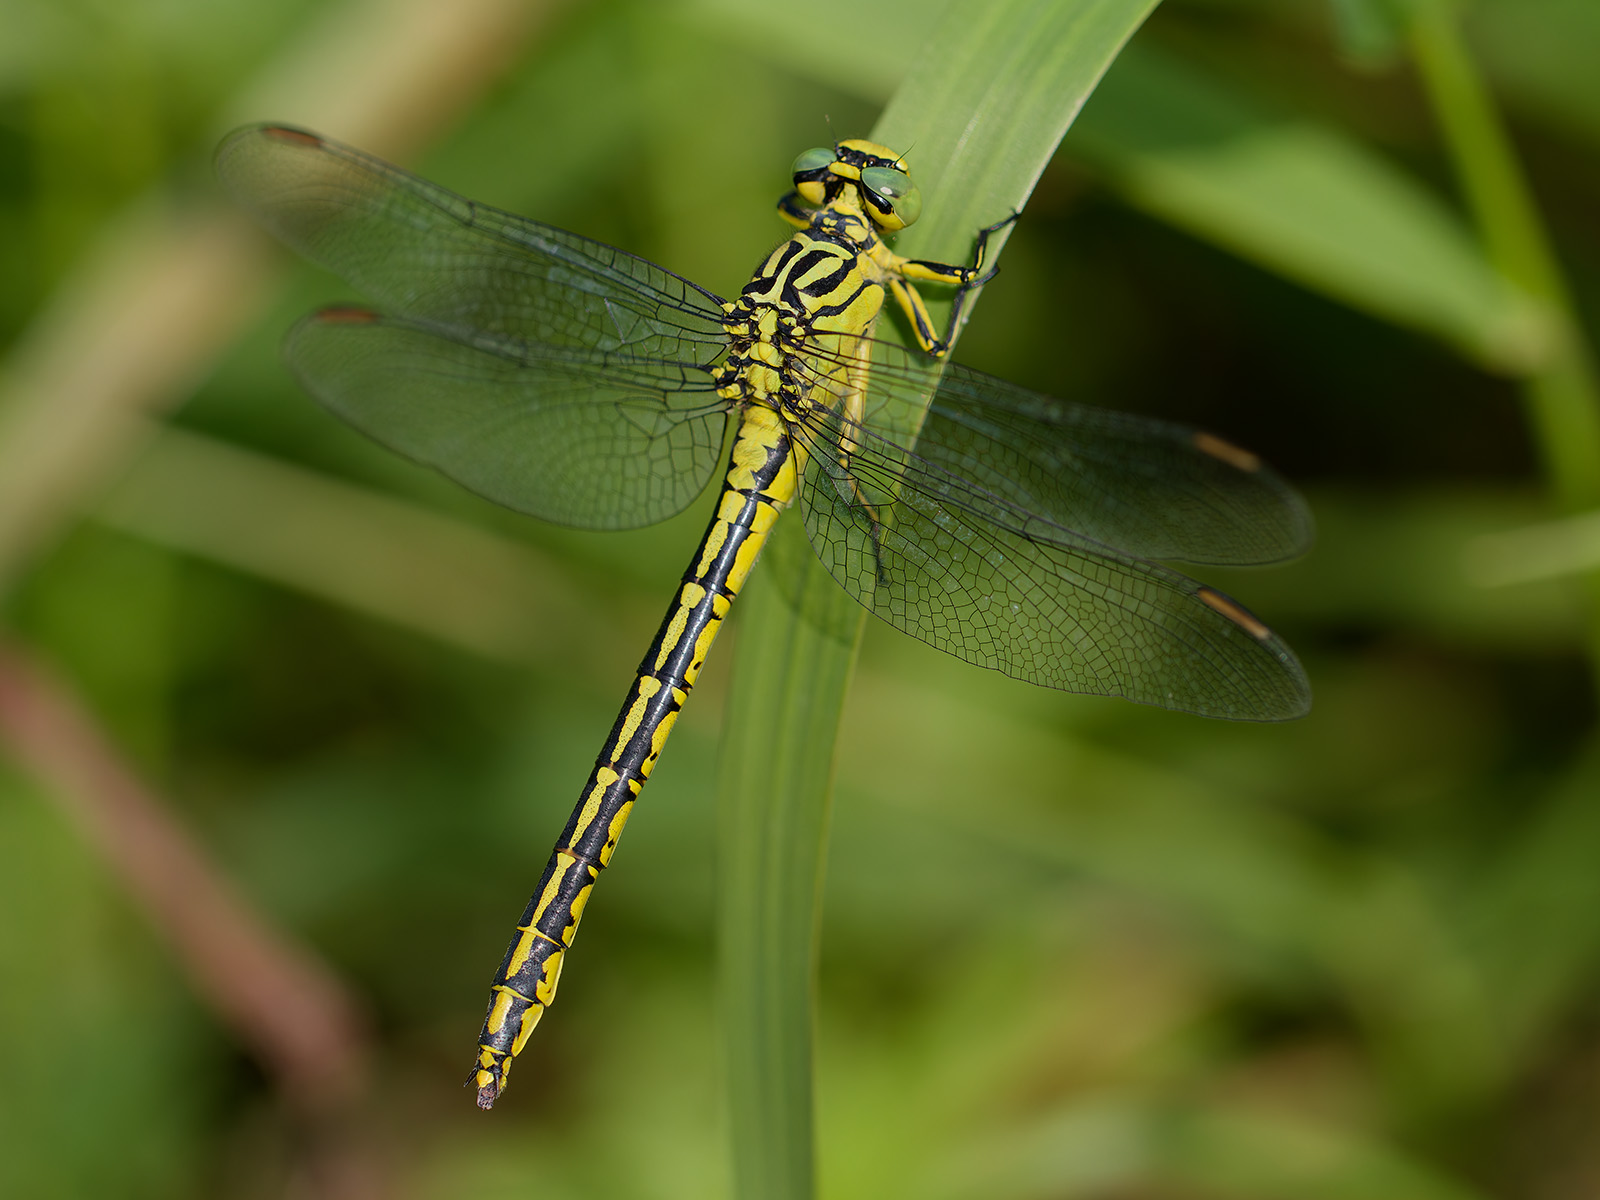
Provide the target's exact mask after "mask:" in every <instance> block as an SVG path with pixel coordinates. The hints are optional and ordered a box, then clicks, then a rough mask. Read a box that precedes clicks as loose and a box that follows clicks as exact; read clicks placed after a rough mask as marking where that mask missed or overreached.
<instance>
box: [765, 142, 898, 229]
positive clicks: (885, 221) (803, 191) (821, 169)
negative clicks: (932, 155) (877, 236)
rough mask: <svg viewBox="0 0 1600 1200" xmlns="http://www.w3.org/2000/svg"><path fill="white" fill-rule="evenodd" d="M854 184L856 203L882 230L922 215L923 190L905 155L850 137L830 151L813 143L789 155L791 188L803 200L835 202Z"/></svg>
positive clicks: (812, 203) (810, 203)
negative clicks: (812, 146)
mask: <svg viewBox="0 0 1600 1200" xmlns="http://www.w3.org/2000/svg"><path fill="white" fill-rule="evenodd" d="M851 184H854V185H856V186H855V191H856V193H857V197H858V199H857V200H856V205H857V206H858V207H859V208H861V209H864V210H865V211H866V212H867V214H868V215H869V216H870V217H871V218H872V221H873V223H874V224H875V225H876V226H877V227H878V228H879V229H881V230H883V231H884V232H885V233H893V232H895V231H896V230H899V229H904V228H905V227H906V226H907V225H910V224H911V223H912V222H914V221H915V220H916V219H917V218H918V217H919V216H921V215H922V193H921V192H920V191H918V190H917V187H916V185H915V184H913V183H912V182H911V173H910V168H909V167H908V166H907V165H906V162H905V158H904V157H903V156H901V155H898V154H896V153H895V152H894V151H893V150H891V149H889V147H887V146H880V145H878V144H877V143H876V142H867V141H862V140H860V139H859V138H853V139H851V140H849V141H843V142H840V143H839V144H838V145H837V146H834V147H833V148H832V149H831V150H830V149H827V148H825V147H818V148H816V149H813V150H807V151H806V152H805V153H803V154H801V155H800V157H799V158H797V159H795V160H794V187H795V191H796V192H797V193H799V195H800V198H801V199H802V200H804V201H805V202H806V203H807V204H809V205H811V206H813V207H815V208H820V207H822V206H823V205H825V204H836V203H838V201H839V197H840V195H841V194H842V193H843V192H844V190H845V189H846V187H848V186H849V185H851Z"/></svg>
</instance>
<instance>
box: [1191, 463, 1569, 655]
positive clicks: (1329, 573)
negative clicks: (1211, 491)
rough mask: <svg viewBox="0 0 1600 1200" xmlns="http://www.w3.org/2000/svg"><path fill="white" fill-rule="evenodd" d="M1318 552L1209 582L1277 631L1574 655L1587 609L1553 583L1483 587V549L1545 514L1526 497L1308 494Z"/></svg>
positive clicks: (1437, 492)
mask: <svg viewBox="0 0 1600 1200" xmlns="http://www.w3.org/2000/svg"><path fill="white" fill-rule="evenodd" d="M1312 497H1313V500H1312V508H1313V511H1315V512H1316V514H1317V544H1316V546H1315V547H1314V548H1313V549H1312V551H1311V553H1310V554H1308V555H1307V556H1306V557H1305V558H1303V559H1300V560H1299V561H1297V562H1294V563H1290V564H1289V565H1288V566H1286V567H1284V568H1282V569H1281V570H1274V571H1249V572H1245V571H1220V570H1219V571H1212V572H1208V574H1207V578H1208V579H1209V578H1212V577H1215V579H1216V580H1217V581H1218V582H1220V583H1221V585H1222V586H1223V587H1225V588H1237V589H1238V590H1239V591H1241V592H1245V591H1247V592H1248V594H1249V596H1250V602H1251V605H1252V606H1253V607H1254V608H1255V609H1256V610H1257V611H1258V612H1260V613H1261V614H1263V616H1265V617H1267V618H1269V619H1272V620H1276V621H1279V622H1285V621H1287V622H1317V623H1330V624H1334V625H1343V626H1346V627H1368V628H1384V629H1390V630H1396V629H1406V630H1410V631H1412V632H1414V633H1416V634H1418V635H1421V636H1424V637H1426V638H1428V639H1430V640H1434V641H1447V642H1455V643H1460V644H1464V645H1468V646H1478V647H1485V648H1497V649H1516V650H1520V651H1536V652H1544V653H1549V652H1551V651H1563V650H1570V649H1572V648H1574V647H1575V646H1577V645H1578V642H1579V639H1580V638H1581V637H1582V635H1583V603H1582V597H1581V595H1579V593H1578V592H1577V590H1576V589H1574V588H1572V587H1569V586H1567V584H1566V582H1565V581H1563V580H1559V579H1542V580H1535V581H1529V582H1521V583H1516V584H1514V585H1508V586H1501V587H1486V586H1485V585H1484V581H1483V580H1482V578H1481V576H1479V575H1476V574H1474V573H1473V569H1472V568H1473V564H1474V562H1475V554H1476V551H1475V550H1474V548H1475V547H1477V546H1479V545H1481V542H1480V539H1482V538H1484V537H1486V536H1490V535H1503V534H1504V533H1505V531H1507V530H1514V529H1517V528H1519V527H1523V526H1527V525H1531V524H1533V523H1534V522H1536V521H1538V520H1539V519H1540V518H1541V517H1545V516H1548V515H1549V506H1548V504H1545V503H1541V502H1540V501H1539V500H1537V499H1536V498H1535V497H1534V496H1532V495H1531V494H1529V493H1527V492H1520V491H1513V490H1509V489H1508V490H1503V491H1499V490H1493V489H1472V490H1469V489H1462V488H1455V489H1449V490H1445V489H1442V488H1434V489H1428V490H1415V491H1405V492H1390V493H1387V494H1382V493H1377V492H1373V491H1371V490H1368V491H1356V490H1354V489H1338V490H1322V491H1314V492H1313V493H1312Z"/></svg>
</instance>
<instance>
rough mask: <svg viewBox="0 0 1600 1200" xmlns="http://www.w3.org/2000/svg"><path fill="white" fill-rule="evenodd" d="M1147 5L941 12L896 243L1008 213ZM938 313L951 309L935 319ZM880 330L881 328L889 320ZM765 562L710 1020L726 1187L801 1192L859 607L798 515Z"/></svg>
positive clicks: (720, 904) (905, 133)
mask: <svg viewBox="0 0 1600 1200" xmlns="http://www.w3.org/2000/svg"><path fill="white" fill-rule="evenodd" d="M1156 2H1157V0H1082V2H1078V3H1062V2H1061V0H1002V2H994V0H987V2H985V0H963V2H962V3H958V4H956V5H955V6H953V7H952V8H951V10H950V11H949V12H948V13H947V14H946V16H945V17H944V19H943V20H942V21H941V22H940V24H939V25H938V26H937V28H936V29H935V31H934V33H933V35H932V37H931V38H930V39H929V41H928V43H927V44H926V45H925V46H924V48H923V50H922V51H921V53H919V55H918V56H917V57H916V59H915V60H914V66H913V68H912V71H911V73H910V75H909V77H908V78H907V79H906V80H905V82H904V83H903V84H902V86H901V88H900V90H899V91H898V92H897V94H896V96H895V97H894V99H893V100H892V101H891V102H890V104H889V107H888V109H887V110H886V111H885V113H884V114H883V116H882V118H881V119H880V120H879V122H878V125H877V127H876V128H875V129H874V131H873V135H872V136H873V137H874V139H875V140H878V141H881V142H884V143H885V144H888V145H892V146H894V147H895V148H896V149H905V150H908V151H909V152H911V153H912V154H913V159H912V161H913V163H914V171H915V174H916V177H917V179H918V181H919V184H920V186H921V187H922V190H923V195H924V198H925V209H926V211H927V213H928V214H929V215H928V216H927V217H925V218H924V219H923V220H922V221H921V222H919V223H918V225H917V226H915V227H914V228H913V229H911V230H909V231H907V233H906V235H905V236H904V237H903V238H902V239H901V241H900V243H899V244H898V246H897V247H896V248H897V250H899V251H900V252H901V253H903V254H914V255H916V256H917V257H922V258H940V259H944V260H955V261H960V260H964V259H965V258H967V257H968V256H969V255H970V254H971V251H972V244H973V242H972V239H973V236H974V232H975V231H976V230H977V229H979V228H980V227H982V226H984V225H988V224H991V223H992V222H994V221H996V220H998V219H999V218H1001V217H1004V216H1005V215H1006V214H1007V213H1010V212H1012V211H1014V210H1016V209H1020V208H1021V206H1022V205H1023V203H1024V202H1025V201H1026V200H1027V197H1028V195H1029V193H1030V192H1031V191H1032V190H1033V186H1034V184H1035V183H1036V182H1037V181H1038V178H1039V175H1040V173H1041V172H1042V171H1043V170H1044V167H1045V164H1046V163H1047V162H1048V161H1049V160H1050V157H1051V155H1052V154H1053V153H1054V152H1055V149H1056V145H1057V144H1058V143H1059V142H1060V140H1061V137H1062V135H1063V134H1064V133H1065V132H1066V130H1067V127H1068V126H1069V125H1070V124H1071V123H1072V120H1073V118H1074V117H1075V116H1076V115H1077V113H1078V110H1079V109H1080V108H1081V107H1082V104H1083V102H1084V100H1085V99H1086V98H1087V97H1088V95H1089V93H1090V92H1091V91H1092V90H1093V88H1094V86H1095V84H1096V83H1097V82H1098V81H1099V79H1100V77H1101V75H1102V74H1103V73H1104V72H1105V69H1106V68H1107V67H1108V66H1109V65H1110V63H1111V61H1112V60H1113V59H1114V58H1115V57H1116V54H1117V52H1118V51H1119V50H1120V49H1121V47H1122V45H1123V43H1124V42H1126V40H1127V39H1128V38H1129V37H1130V36H1131V35H1132V34H1133V32H1134V31H1135V30H1136V29H1137V28H1138V27H1139V25H1140V24H1141V23H1142V22H1143V21H1144V19H1145V17H1146V16H1148V14H1149V13H1150V11H1151V10H1152V9H1153V8H1154V7H1155V4H1156ZM1002 243H1003V235H1002V237H1000V238H997V239H995V241H994V242H993V243H991V246H992V249H993V250H994V251H995V253H998V251H999V249H1000V246H1001V244H1002ZM969 311H970V310H969ZM946 312H948V300H946V301H945V303H944V304H942V305H940V306H938V308H937V309H936V313H935V315H936V318H942V316H943V314H944V313H946ZM880 332H881V333H883V334H885V335H891V334H890V326H889V322H885V323H884V326H883V327H882V329H881V331H880ZM931 377H932V373H931V372H930V378H931ZM767 558H768V563H767V566H766V569H765V570H764V571H762V572H758V574H757V579H756V580H755V581H754V583H753V584H752V586H751V588H750V594H749V596H748V598H747V599H746V601H745V603H744V604H743V606H742V607H743V616H742V617H741V621H742V632H741V635H740V638H739V648H738V651H737V658H736V662H735V670H734V678H733V685H732V690H731V694H730V696H729V701H728V709H727V712H728V717H727V724H726V728H725V729H724V734H723V749H722V764H721V770H720V777H719V781H718V813H719V816H718V852H717V855H718V866H717V872H718V888H717V894H718V901H717V908H718V926H719V928H718V939H719V968H718V971H719V980H718V991H719V1007H720V1012H719V1017H720V1028H721V1031H722V1053H723V1060H724V1062H723V1065H724V1071H725V1081H726V1084H725V1086H726V1095H727V1100H726V1104H727V1112H728V1118H729V1133H730V1137H731V1142H732V1147H731V1148H732V1169H733V1185H734V1189H733V1194H734V1195H735V1196H738V1197H751V1198H757V1197H759V1198H760V1200H808V1198H809V1197H811V1196H812V1195H814V1194H815V1176H816V1155H815V1149H814V1145H813V1141H814V1135H813V1113H812V1078H811V1062H812V1034H813V1025H814V1014H813V993H814V978H815V964H816V956H817V930H818V924H819V916H820V911H821V897H822V881H823V865H824V859H825V854H826V845H827V832H828V815H829V804H830V797H831V791H832V772H833V753H834V741H835V737H836V735H837V732H838V727H839V720H840V714H841V712H842V710H843V704H844V696H845V692H846V688H847V686H848V683H849V678H850V672H851V668H852V666H853V664H854V661H855V654H856V649H857V647H858V645H859V643H860V635H861V631H862V628H863V626H864V624H865V620H866V614H865V613H864V611H863V610H861V609H860V608H859V607H858V606H857V605H856V604H855V603H854V602H853V601H852V600H850V599H849V598H848V597H847V596H846V595H845V594H844V593H843V592H842V591H841V590H840V589H839V588H838V586H837V585H836V584H835V583H834V582H833V580H832V578H831V577H829V576H828V574H827V573H826V571H825V570H824V569H823V567H822V566H821V565H820V564H819V563H818V562H817V561H816V559H815V558H814V557H813V556H812V555H811V553H810V549H809V547H808V546H807V545H806V544H805V535H804V530H803V528H802V526H801V524H800V522H799V521H798V520H797V519H796V518H792V517H791V518H790V519H789V520H788V521H786V522H784V523H783V525H782V526H781V527H780V529H779V530H778V533H777V535H776V537H775V538H774V544H773V546H772V548H771V549H770V550H769V551H768V555H767ZM907 752H908V753H909V752H910V748H909V747H908V748H907Z"/></svg>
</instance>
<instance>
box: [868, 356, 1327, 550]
mask: <svg viewBox="0 0 1600 1200" xmlns="http://www.w3.org/2000/svg"><path fill="white" fill-rule="evenodd" d="M871 353H872V357H873V363H872V367H871V374H870V379H871V384H870V390H869V398H868V402H867V412H868V414H869V419H871V420H872V422H873V424H874V426H875V427H877V428H882V429H886V430H890V431H893V433H894V434H896V435H898V438H899V440H901V442H902V444H910V445H913V446H914V449H915V457H916V459H917V460H919V461H920V462H921V463H922V464H924V465H925V466H927V467H929V468H930V469H931V468H943V469H944V470H945V471H947V472H949V473H950V474H951V475H952V476H954V477H957V478H960V479H962V480H964V481H967V483H969V484H970V485H972V487H973V488H974V490H975V491H978V492H983V493H987V494H988V495H989V496H990V497H992V498H993V499H994V500H996V501H998V502H1002V503H1004V504H1008V505H1011V506H1013V507H1015V508H1017V509H1021V510H1023V511H1026V512H1030V513H1035V514H1037V515H1039V516H1041V517H1044V518H1045V519H1047V520H1048V521H1050V522H1051V523H1053V524H1055V525H1059V526H1063V527H1065V528H1067V529H1070V530H1073V531H1074V532H1076V533H1078V534H1081V535H1082V536H1083V537H1085V538H1087V539H1089V540H1091V541H1096V542H1102V543H1105V544H1106V545H1109V546H1115V547H1117V548H1118V549H1119V550H1122V551H1124V552H1126V553H1128V554H1130V555H1133V556H1136V557H1139V558H1155V559H1177V560H1180V561H1183V562H1191V563H1209V564H1213V565H1229V566H1243V565H1254V564H1263V563H1271V562H1280V561H1282V560H1284V559H1287V558H1293V557H1294V556H1296V555H1297V554H1300V553H1302V552H1303V551H1304V550H1305V549H1306V548H1307V546H1309V545H1310V542H1311V530H1312V525H1311V514H1310V512H1309V511H1308V510H1307V508H1306V506H1305V502H1304V501H1303V500H1301V499H1300V497H1299V496H1298V495H1296V494H1295V492H1294V490H1293V489H1292V488H1290V487H1289V486H1288V484H1286V483H1284V481H1283V480H1282V479H1280V478H1279V477H1278V476H1277V475H1276V474H1274V473H1273V472H1272V471H1271V470H1270V469H1269V468H1267V467H1266V466H1264V465H1263V464H1262V463H1261V461H1260V460H1259V459H1258V458H1256V456H1255V455H1253V454H1251V453H1249V452H1248V451H1246V450H1241V449H1239V448H1238V447H1236V446H1233V445H1230V444H1229V443H1227V442H1225V441H1223V440H1222V439H1221V438H1218V437H1215V436H1213V435H1211V434H1207V433H1203V432H1201V431H1200V430H1197V429H1192V428H1190V427H1188V426H1185V425H1178V424H1174V423H1172V422H1168V421H1159V420H1154V419H1152V418H1149V417H1143V416H1138V415H1135V414H1132V413H1120V412H1112V411H1108V410H1106V409H1101V408H1094V407H1090V406H1087V405H1081V404H1073V403H1069V402H1067V401H1064V400H1057V399H1055V398H1054V397H1051V396H1045V395H1041V394H1039V393H1037V392H1030V391H1028V390H1027V389H1025V388H1020V387H1017V386H1016V385H1015V384H1010V383H1007V382H1005V381H1004V380H1001V379H995V378H994V377H992V376H989V375H985V374H982V373H981V372H978V371H972V370H969V369H967V368H965V367H960V366H950V367H947V368H945V371H944V374H943V375H942V377H939V378H938V379H937V383H935V382H934V379H935V376H934V374H933V373H932V372H931V371H930V370H929V369H928V368H927V367H926V366H925V365H924V364H922V363H920V362H917V361H916V360H913V359H910V358H909V357H908V356H907V355H906V353H905V352H904V351H903V350H901V349H900V348H899V347H896V346H889V345H886V344H883V343H875V344H873V345H872V346H871ZM930 387H931V388H934V389H935V390H934V392H933V398H932V402H931V403H930V404H929V405H928V407H927V412H926V416H921V417H920V428H918V425H917V421H918V419H919V417H918V416H917V415H910V416H908V415H907V414H920V413H921V409H922V405H923V401H924V398H925V397H927V395H928V390H929V389H930ZM910 437H914V438H915V440H914V442H913V441H911V440H909V439H910Z"/></svg>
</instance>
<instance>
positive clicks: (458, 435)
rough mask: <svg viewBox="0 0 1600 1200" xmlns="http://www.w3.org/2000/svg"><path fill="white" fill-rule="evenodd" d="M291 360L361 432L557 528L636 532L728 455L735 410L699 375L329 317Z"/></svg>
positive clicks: (700, 484)
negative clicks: (728, 430) (726, 433)
mask: <svg viewBox="0 0 1600 1200" xmlns="http://www.w3.org/2000/svg"><path fill="white" fill-rule="evenodd" d="M284 357H285V359H286V360H287V361H288V363H289V366H290V368H291V369H292V370H293V371H294V373H295V374H296V376H298V378H299V380H300V383H301V385H302V386H303V387H304V388H305V389H306V390H307V391H308V392H310V393H311V394H312V395H313V396H315V397H316V398H317V399H318V400H319V401H321V402H322V404H324V405H325V406H326V407H327V408H329V409H330V410H332V411H333V412H334V413H335V414H336V415H337V416H339V417H341V418H343V419H344V420H345V421H347V422H349V423H350V424H351V425H353V426H355V427H356V428H357V429H359V430H360V431H361V432H363V433H365V434H367V435H368V436H369V437H371V438H373V439H374V440H375V441H378V442H380V443H382V444H383V445H385V446H387V447H389V448H390V449H392V450H395V451H398V452H399V453H400V454H403V455H405V456H406V457H408V458H411V459H414V460H416V461H417V462H421V463H425V464H427V465H428V466H432V467H435V468H437V469H438V470H440V471H442V472H443V473H444V474H446V475H448V476H449V477H450V478H452V479H454V480H456V481H457V482H458V483H460V484H462V485H463V486H465V487H467V488H468V489H470V490H471V491H474V492H477V493H478V494H479V495H480V496H484V497H486V498H487V499H490V500H493V501H495V502H496V503H498V504H503V505H505V506H506V507H508V508H514V509H517V510H519V511H521V512H525V513H531V514H532V515H534V516H537V517H541V518H543V519H544V520H547V521H553V522H556V523H558V524H563V525H572V526H577V527H579V528H584V529H630V528H634V527H636V526H640V525H649V524H652V523H654V522H656V521H660V520H663V519H665V518H666V517H669V516H671V515H672V514H674V513H676V512H679V511H681V510H682V509H683V508H684V507H685V506H687V505H688V504H689V502H690V501H692V500H693V499H694V498H695V497H696V496H697V495H699V494H700V492H701V491H702V490H703V489H704V488H705V485H706V483H707V482H708V481H709V480H710V478H711V475H712V472H713V471H714V470H715V469H716V466H717V462H718V460H719V459H720V457H721V453H722V442H723V435H724V429H725V427H726V424H727V418H728V411H727V406H726V404H725V403H724V402H723V401H722V400H721V399H719V398H718V397H717V396H716V395H715V393H714V392H712V390H711V384H710V381H709V378H708V377H707V376H706V375H705V374H704V372H702V371H700V370H699V369H697V368H689V369H685V368H684V367H682V366H680V365H679V364H676V363H671V362H662V361H659V360H655V359H647V358H637V357H633V356H628V355H619V354H611V355H606V354H600V353H596V352H594V351H589V350H570V351H561V350H557V349H554V348H552V347H548V346H544V345H540V344H533V345H529V344H527V343H519V342H515V341H512V340H509V339H503V338H494V337H491V336H489V335H487V334H484V333H482V332H479V331H474V330H464V329H455V328H451V327H448V326H439V325H431V324H425V323H422V322H417V321H410V320H403V319H395V318H386V317H383V316H380V315H379V314H377V313H374V312H371V311H369V310H367V309H359V308H350V309H329V310H326V311H324V312H320V313H314V314H312V315H311V316H309V317H306V318H305V319H304V320H302V321H301V322H300V323H299V324H298V325H296V326H295V327H294V328H293V329H292V330H291V331H290V333H289V336H288V338H287V339H286V340H285V343H284Z"/></svg>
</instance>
